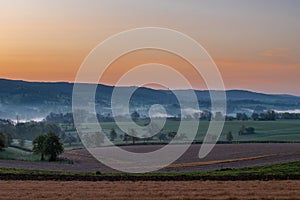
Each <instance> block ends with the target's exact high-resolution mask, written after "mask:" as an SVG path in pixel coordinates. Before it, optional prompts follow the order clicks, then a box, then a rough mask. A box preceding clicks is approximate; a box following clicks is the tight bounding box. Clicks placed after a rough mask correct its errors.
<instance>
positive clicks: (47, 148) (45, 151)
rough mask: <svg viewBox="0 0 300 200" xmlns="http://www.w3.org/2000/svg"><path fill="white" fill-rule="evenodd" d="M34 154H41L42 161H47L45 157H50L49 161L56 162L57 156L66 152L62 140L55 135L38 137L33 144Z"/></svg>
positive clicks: (49, 134)
mask: <svg viewBox="0 0 300 200" xmlns="http://www.w3.org/2000/svg"><path fill="white" fill-rule="evenodd" d="M32 144H33V152H34V153H36V154H41V160H44V159H45V155H47V156H49V161H55V160H56V159H57V156H58V155H59V154H61V153H62V152H63V151H64V147H63V144H62V143H61V142H60V138H59V137H58V136H57V135H56V134H55V133H48V134H47V135H39V136H37V137H36V138H35V139H34V140H33V142H32Z"/></svg>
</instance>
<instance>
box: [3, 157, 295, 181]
mask: <svg viewBox="0 0 300 200" xmlns="http://www.w3.org/2000/svg"><path fill="white" fill-rule="evenodd" d="M5 174H15V175H19V174H23V175H24V174H27V175H58V176H59V175H70V176H79V177H80V176H82V177H84V176H92V177H94V176H98V177H99V176H100V177H101V176H105V177H119V178H120V177H121V178H122V177H160V178H161V177H162V178H163V177H195V178H197V177H199V178H201V177H208V178H209V177H211V178H214V177H221V178H222V177H233V178H234V177H248V176H256V177H265V176H270V177H272V176H274V177H276V176H299V177H300V161H297V162H290V163H281V164H273V165H266V166H259V167H251V168H241V169H222V170H217V171H211V172H180V173H176V172H151V173H140V174H128V173H101V172H99V171H97V172H95V173H83V172H63V171H44V170H30V169H14V168H0V175H5Z"/></svg>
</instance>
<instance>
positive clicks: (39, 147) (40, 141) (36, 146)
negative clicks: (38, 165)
mask: <svg viewBox="0 0 300 200" xmlns="http://www.w3.org/2000/svg"><path fill="white" fill-rule="evenodd" d="M46 138H47V135H38V136H37V137H36V138H35V139H34V140H33V141H32V145H33V149H32V150H33V152H34V153H35V154H41V160H45V144H44V143H45V140H46Z"/></svg>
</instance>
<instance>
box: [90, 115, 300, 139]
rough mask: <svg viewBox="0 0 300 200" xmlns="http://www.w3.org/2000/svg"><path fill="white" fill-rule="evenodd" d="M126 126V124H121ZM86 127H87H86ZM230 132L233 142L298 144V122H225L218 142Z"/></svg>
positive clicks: (202, 130) (171, 125) (203, 124)
mask: <svg viewBox="0 0 300 200" xmlns="http://www.w3.org/2000/svg"><path fill="white" fill-rule="evenodd" d="M122 123H124V124H126V122H122ZM179 123H180V122H176V121H168V122H167V123H166V124H165V126H164V128H163V130H162V132H164V133H168V132H172V131H175V132H176V131H177V128H178V125H179ZM186 123H187V125H186V127H184V129H185V130H186V132H189V131H190V130H191V129H190V126H191V125H192V124H194V122H192V121H188V122H186ZM208 125H209V122H208V121H200V125H199V129H198V133H197V136H196V141H198V142H201V141H203V138H204V136H205V134H206V131H207V129H208ZM243 125H244V126H246V127H254V128H255V134H251V135H238V132H239V130H240V128H241V126H243ZM86 126H88V125H86ZM101 127H102V128H103V130H104V132H105V133H106V134H107V135H108V134H109V132H110V129H111V128H115V129H116V131H117V133H118V135H121V134H123V132H122V131H121V130H120V129H119V128H118V127H117V125H116V124H115V123H108V122H106V123H101ZM229 131H231V132H232V134H233V142H238V141H241V142H242V141H244V142H245V141H249V142H255V141H258V142H263V141H264V142H300V120H277V121H226V123H225V126H224V129H223V131H222V134H221V137H220V139H219V141H226V134H227V133H228V132H229Z"/></svg>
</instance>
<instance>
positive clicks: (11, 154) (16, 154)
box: [0, 147, 40, 161]
mask: <svg viewBox="0 0 300 200" xmlns="http://www.w3.org/2000/svg"><path fill="white" fill-rule="evenodd" d="M0 159H3V160H23V161H40V156H39V155H35V154H33V153H31V152H26V151H22V150H20V149H16V148H13V147H8V148H6V149H5V150H4V151H0Z"/></svg>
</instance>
